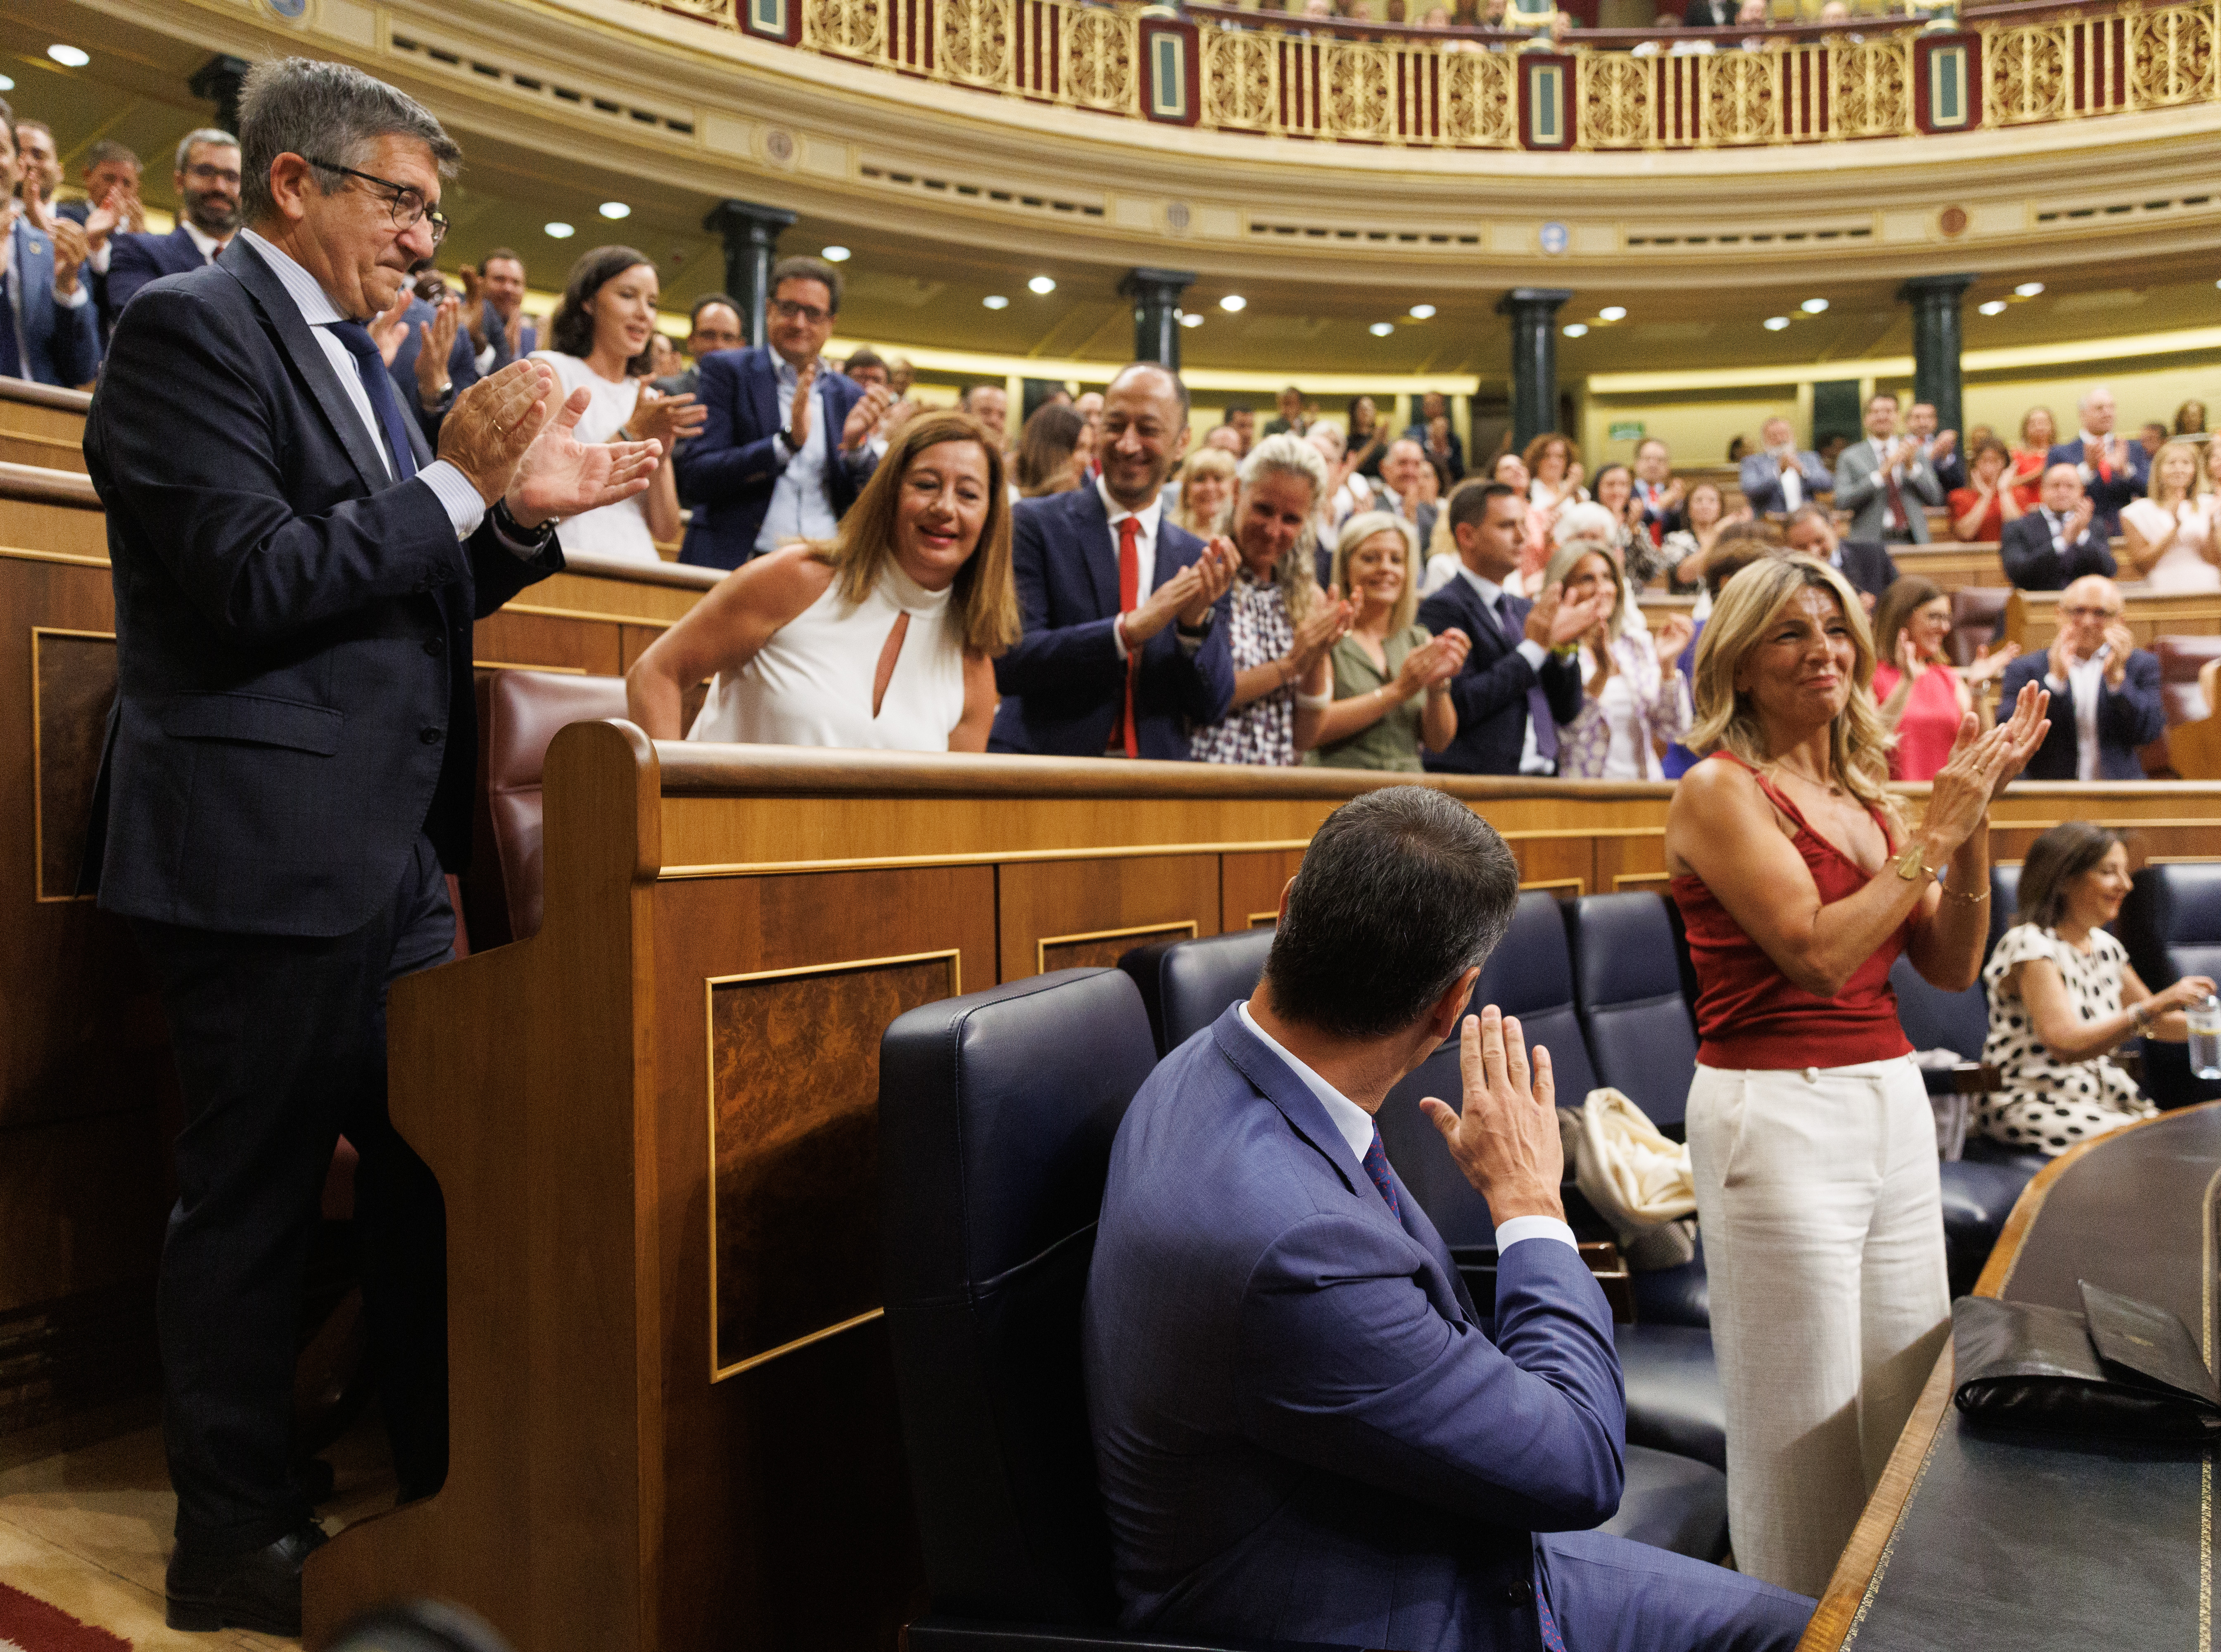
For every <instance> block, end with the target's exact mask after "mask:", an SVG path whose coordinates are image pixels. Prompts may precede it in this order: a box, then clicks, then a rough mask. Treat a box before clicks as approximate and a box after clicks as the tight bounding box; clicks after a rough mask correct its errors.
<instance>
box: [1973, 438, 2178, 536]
mask: <svg viewBox="0 0 2221 1652" xmlns="http://www.w3.org/2000/svg"><path fill="white" fill-rule="evenodd" d="M2123 445H2124V446H2125V447H2127V448H2128V450H2129V462H2128V466H2127V467H2126V468H2125V469H2124V470H2118V471H2115V472H2113V479H2112V481H2110V482H2109V481H2107V480H2106V479H2105V478H2104V477H2102V476H2099V474H2098V473H2097V472H2095V471H2094V470H2093V472H2091V473H2090V475H2089V477H2088V478H2087V479H2086V480H2085V481H2084V482H2083V484H2082V489H2083V491H2084V492H2086V493H2087V494H2088V495H2089V496H2090V505H2091V510H2090V531H2091V532H2092V533H2093V534H2095V535H2098V537H2099V538H2100V539H2111V538H2112V536H2113V535H2116V534H2118V533H2119V532H2120V531H2121V507H2122V506H2123V505H2124V504H2128V502H2129V501H2130V500H2131V499H2140V498H2142V497H2143V494H2144V488H2145V486H2146V485H2147V484H2149V481H2150V479H2151V472H2150V465H2151V460H2149V458H2148V457H2146V455H2145V454H2144V449H2143V443H2142V442H2140V441H2129V442H2126V443H2124V444H2123ZM2081 462H2082V438H2081V437H2080V436H2077V437H2075V438H2074V441H2062V442H2061V443H2060V444H2059V445H2058V446H2057V447H2054V448H2053V449H2052V450H2051V451H2050V452H2049V453H2048V454H2044V456H2043V467H2044V469H2046V470H2049V469H2050V468H2051V467H2052V466H2054V465H2080V464H2081ZM2007 526H2011V524H2010V523H2008V524H2007Z"/></svg>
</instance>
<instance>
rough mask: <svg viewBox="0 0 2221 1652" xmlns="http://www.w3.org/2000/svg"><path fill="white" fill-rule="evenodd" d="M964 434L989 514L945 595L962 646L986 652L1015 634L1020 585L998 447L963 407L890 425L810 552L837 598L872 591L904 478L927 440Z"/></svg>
mask: <svg viewBox="0 0 2221 1652" xmlns="http://www.w3.org/2000/svg"><path fill="white" fill-rule="evenodd" d="M948 441H968V442H971V443H973V445H974V446H976V447H978V448H979V451H980V453H981V454H983V455H985V459H986V462H987V516H986V519H985V521H983V522H982V523H980V524H979V541H978V542H977V543H976V544H974V545H973V548H972V554H971V555H970V556H968V557H967V558H966V559H965V561H964V566H962V567H960V568H959V569H958V570H957V571H956V584H955V587H954V590H953V591H951V593H950V596H949V601H950V603H951V604H954V608H955V610H956V625H957V629H958V631H959V632H960V633H961V635H963V638H964V646H965V647H966V648H968V649H970V650H971V651H973V653H975V654H986V655H987V656H989V657H990V658H992V657H993V656H995V655H997V654H1002V653H1003V652H1004V651H1005V650H1006V649H1008V648H1010V646H1011V645H1012V644H1013V643H1015V642H1017V640H1018V588H1017V580H1016V579H1013V578H1012V576H1011V573H1010V492H1009V490H1008V488H1007V487H1006V486H1005V485H1004V479H1003V455H1002V452H1001V450H1000V449H999V448H998V447H997V446H996V445H995V440H994V438H993V437H992V436H991V435H989V434H988V432H987V427H986V426H985V425H983V424H981V423H980V422H979V421H978V420H977V419H975V418H973V416H971V415H970V414H968V413H959V412H955V411H954V410H942V411H938V412H932V413H921V414H919V415H918V416H917V417H915V418H913V419H911V420H910V421H909V422H907V423H905V424H904V425H903V426H902V428H901V429H898V430H897V431H896V432H895V435H894V437H893V439H892V441H889V442H888V444H887V451H886V453H885V454H884V455H883V456H882V457H881V458H880V460H879V468H878V469H876V470H874V471H873V472H872V479H871V480H870V481H868V482H867V483H866V484H865V485H864V491H863V492H862V493H861V494H860V495H858V496H857V499H856V503H855V504H853V505H851V506H849V508H848V516H846V517H844V518H843V519H842V520H841V527H840V530H839V531H838V532H837V533H835V535H834V536H833V537H832V538H831V539H830V540H826V541H820V542H818V543H816V544H813V545H812V546H811V547H810V554H811V555H812V556H814V557H816V559H817V560H819V561H820V562H823V563H824V564H825V566H828V567H829V568H831V569H832V570H833V582H834V584H835V585H837V586H838V587H839V588H840V591H841V601H843V602H845V603H847V604H848V605H849V606H850V607H851V608H854V606H856V605H857V604H859V603H860V602H862V601H863V600H864V598H867V597H868V596H870V595H871V594H872V590H873V586H875V585H878V584H879V578H880V576H881V575H882V574H883V573H885V571H886V566H887V564H888V563H890V562H892V560H894V554H895V523H896V520H897V518H898V515H899V513H900V507H901V504H902V485H903V479H904V477H906V476H907V475H908V474H909V473H910V467H911V466H914V465H915V464H917V460H918V456H919V455H920V454H923V453H924V452H925V451H926V449H927V448H929V447H939V446H940V445H941V444H942V443H943V442H948Z"/></svg>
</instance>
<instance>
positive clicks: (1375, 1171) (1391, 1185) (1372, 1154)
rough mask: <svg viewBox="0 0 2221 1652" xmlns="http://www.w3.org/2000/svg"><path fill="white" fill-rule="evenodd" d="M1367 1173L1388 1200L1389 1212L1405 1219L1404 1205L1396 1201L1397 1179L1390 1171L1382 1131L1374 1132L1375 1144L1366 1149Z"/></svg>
mask: <svg viewBox="0 0 2221 1652" xmlns="http://www.w3.org/2000/svg"><path fill="white" fill-rule="evenodd" d="M1364 1163H1365V1173H1366V1174H1367V1175H1368V1176H1370V1177H1372V1178H1373V1186H1375V1187H1377V1188H1379V1189H1380V1197H1381V1198H1385V1199H1386V1200H1387V1201H1388V1214H1389V1215H1391V1216H1392V1217H1395V1218H1396V1219H1397V1220H1398V1222H1401V1221H1402V1220H1403V1219H1404V1207H1403V1206H1402V1205H1399V1204H1398V1203H1397V1202H1396V1179H1395V1177H1393V1176H1392V1175H1390V1174H1389V1173H1388V1149H1387V1148H1385V1147H1383V1146H1382V1145H1381V1144H1380V1129H1378V1127H1376V1128H1375V1129H1373V1145H1372V1146H1370V1147H1368V1148H1366V1149H1365V1160H1364Z"/></svg>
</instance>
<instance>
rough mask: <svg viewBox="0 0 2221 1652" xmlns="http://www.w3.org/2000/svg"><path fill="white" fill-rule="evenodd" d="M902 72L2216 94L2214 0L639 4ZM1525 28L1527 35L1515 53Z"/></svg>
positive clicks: (1750, 117) (1517, 114)
mask: <svg viewBox="0 0 2221 1652" xmlns="http://www.w3.org/2000/svg"><path fill="white" fill-rule="evenodd" d="M638 3H645V4H650V5H654V6H655V7H656V9H659V10H661V11H664V12H666V13H671V14H674V15H677V16H684V17H689V18H693V19H696V20H698V21H699V22H704V23H708V24H710V25H711V26H713V27H716V28H724V29H729V30H735V31H739V32H741V33H745V34H750V35H753V36H755V37H757V38H760V39H766V40H770V41H778V42H779V43H781V44H783V45H785V46H788V47H792V48H794V49H796V50H798V51H803V52H809V53H816V54H819V55H822V56H823V57H826V58H829V59H836V60H840V61H844V62H850V63H858V64H864V65H868V66H873V67H875V68H879V69H883V70H886V71H888V72H892V73H895V74H898V75H901V76H904V77H906V78H917V79H923V80H927V81H932V82H937V83H940V84H946V85H953V86H962V87H967V88H971V89H973V90H975V91H981V92H985V93H995V94H999V95H1001V96H1004V97H1019V98H1023V99H1025V100H1027V101H1029V102H1032V103H1042V104H1045V105H1050V106H1056V107H1062V108H1067V109H1081V110H1092V111H1095V112H1097V113H1099V114H1104V115H1112V116H1124V117H1127V118H1129V119H1136V120H1145V121H1152V122H1161V123H1167V124H1172V125H1176V126H1186V127H1193V128H1202V129H1204V130H1209V131H1216V132H1236V133H1249V134H1255V135H1261V136H1267V137H1295V138H1304V139H1310V140H1317V141H1334V142H1342V143H1351V144H1364V145H1387V146H1399V147H1416V148H1455V149H1529V150H1542V151H1554V150H1555V151H1568V150H1583V151H1590V152H1613V151H1633V150H1667V149H1671V150H1681V149H1724V148H1736V147H1752V146H1761V145H1780V144H1812V143H1832V142H1840V141H1847V140H1859V139H1871V138H1887V137H1905V136H1911V135H1921V134H1937V133H1950V132H1963V131H1968V130H1972V129H1974V128H1978V127H1982V126H1993V127H2002V126H2020V125H2027V124H2031V123H2036V122H2065V121H2074V120H2081V119H2086V118H2090V117H2093V116H2106V115H2116V114H2124V113H2131V112H2135V111H2139V110H2161V109H2168V108H2173V107H2177V106H2180V105H2183V104H2187V103H2207V102H2217V101H2221V49H2217V42H2221V0H2195V3H2182V4H2173V5H2166V4H2159V5H2154V4H2146V3H2143V0H2116V3H2112V4H2100V5H2094V6H2085V7H2081V8H2078V9H2071V10H2070V9H2061V7H2059V6H2058V5H2056V4H2049V5H2046V4H2023V5H2008V6H2001V7H1997V8H1994V9H1986V10H1983V11H1979V12H1974V13H1972V14H1969V15H1968V16H1966V17H1965V19H1964V20H1963V22H1961V24H1960V25H1959V27H1958V28H1955V29H1953V30H1949V31H1948V32H1936V30H1935V27H1934V26H1933V25H1931V26H1930V28H1921V27H1919V26H1918V25H1917V24H1914V23H1903V24H1894V25H1893V23H1892V22H1890V21H1888V20H1882V19H1874V18H1861V19H1859V20H1858V21H1857V22H1856V23H1855V25H1854V26H1853V27H1851V28H1844V27H1841V26H1837V27H1831V28H1821V27H1817V26H1800V27H1796V28H1769V29H1767V30H1766V31H1765V32H1764V33H1763V34H1759V35H1755V36H1751V37H1749V38H1744V35H1745V34H1747V31H1736V30H1731V29H1721V30H1703V31H1700V30H1680V31H1674V32H1673V33H1671V34H1666V35H1664V36H1663V37H1662V38H1661V37H1659V36H1656V35H1655V34H1650V33H1649V32H1647V31H1603V30H1583V31H1576V32H1574V33H1573V34H1570V35H1568V36H1567V38H1566V40H1565V41H1561V42H1560V43H1558V44H1556V45H1554V46H1545V47H1542V49H1539V50H1538V49H1533V47H1534V45H1535V44H1536V43H1533V42H1528V41H1523V40H1522V39H1520V38H1518V37H1513V36H1508V35H1505V34H1485V33H1481V32H1479V31H1444V30H1439V29H1436V30H1428V29H1419V28H1402V27H1399V26H1395V25H1388V24H1372V23H1362V24H1349V23H1340V22H1316V21H1313V20H1304V22H1302V23H1301V24H1300V25H1298V22H1296V21H1295V20H1294V19H1292V18H1287V17H1286V16H1285V15H1284V14H1277V13H1261V12H1253V11H1237V10H1233V9H1224V8H1221V7H1217V6H1211V5H1197V6H1193V7H1191V8H1189V9H1187V10H1186V11H1184V12H1175V11H1173V10H1171V9H1167V8H1161V7H1156V6H1148V7H1142V8H1136V7H1131V6H1113V5H1109V4H1104V3H1098V0H638ZM1523 45H1524V46H1527V47H1529V49H1526V50H1521V49H1519V48H1520V47H1522V46H1523Z"/></svg>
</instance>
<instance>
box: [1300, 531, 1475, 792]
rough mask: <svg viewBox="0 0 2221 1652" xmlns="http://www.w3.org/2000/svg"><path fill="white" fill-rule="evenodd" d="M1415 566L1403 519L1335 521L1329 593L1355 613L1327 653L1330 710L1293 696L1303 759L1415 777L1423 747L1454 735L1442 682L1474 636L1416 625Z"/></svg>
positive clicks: (1413, 543)
mask: <svg viewBox="0 0 2221 1652" xmlns="http://www.w3.org/2000/svg"><path fill="white" fill-rule="evenodd" d="M1418 566H1419V554H1418V540H1417V536H1416V535H1413V533H1412V531H1411V523H1408V522H1405V520H1404V519H1403V518H1402V517H1401V516H1394V515H1392V514H1391V513H1390V512H1388V511H1386V510H1367V511H1361V512H1360V513H1359V514H1358V515H1356V516H1352V517H1351V518H1350V519H1349V520H1348V522H1346V523H1343V524H1342V532H1341V535H1340V537H1339V538H1338V539H1337V540H1336V544H1335V550H1334V570H1333V572H1334V577H1333V579H1332V580H1331V581H1330V582H1329V589H1330V590H1336V591H1343V592H1345V593H1347V596H1348V601H1349V603H1350V604H1351V606H1352V607H1353V608H1354V610H1355V612H1354V617H1353V618H1352V619H1351V621H1350V624H1349V629H1348V631H1347V632H1345V633H1344V634H1343V635H1342V640H1341V641H1338V642H1336V644H1335V645H1334V648H1332V650H1331V651H1330V652H1329V654H1328V655H1327V660H1326V669H1327V676H1328V681H1329V691H1328V698H1329V700H1330V702H1331V703H1330V704H1326V705H1320V704H1317V698H1318V697H1317V695H1315V694H1313V693H1312V692H1311V690H1310V689H1309V688H1308V687H1307V688H1306V690H1305V691H1304V694H1301V695H1298V697H1297V701H1296V704H1297V707H1298V712H1299V713H1300V714H1302V715H1300V716H1299V717H1298V723H1297V740H1298V743H1299V744H1301V745H1304V747H1305V748H1306V749H1305V750H1304V762H1306V763H1309V764H1313V765H1317V766H1323V767H1327V768H1364V769H1387V770H1392V771H1396V772H1400V773H1413V774H1416V773H1418V772H1419V771H1420V769H1421V767H1422V765H1421V763H1420V760H1419V750H1420V748H1421V747H1422V746H1423V747H1424V748H1426V749H1427V750H1429V751H1433V752H1438V751H1441V750H1442V749H1443V748H1446V747H1447V746H1448V744H1449V743H1450V742H1451V741H1453V740H1455V738H1456V737H1457V708H1456V707H1455V705H1453V704H1451V703H1450V696H1449V679H1451V678H1452V677H1454V676H1455V675H1456V674H1457V671H1458V668H1459V667H1460V666H1462V665H1463V664H1464V663H1465V656H1466V651H1467V649H1468V648H1470V647H1471V646H1472V639H1471V638H1469V637H1467V635H1466V634H1465V633H1464V632H1462V631H1460V630H1457V629H1450V630H1448V631H1445V632H1444V633H1443V634H1442V635H1441V636H1439V637H1433V636H1430V635H1428V632H1427V629H1426V628H1425V627H1424V626H1423V625H1421V624H1419V623H1417V614H1418V608H1419V585H1418V581H1417V579H1415V578H1414V577H1413V574H1414V573H1415V572H1416V570H1417V567H1418Z"/></svg>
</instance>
